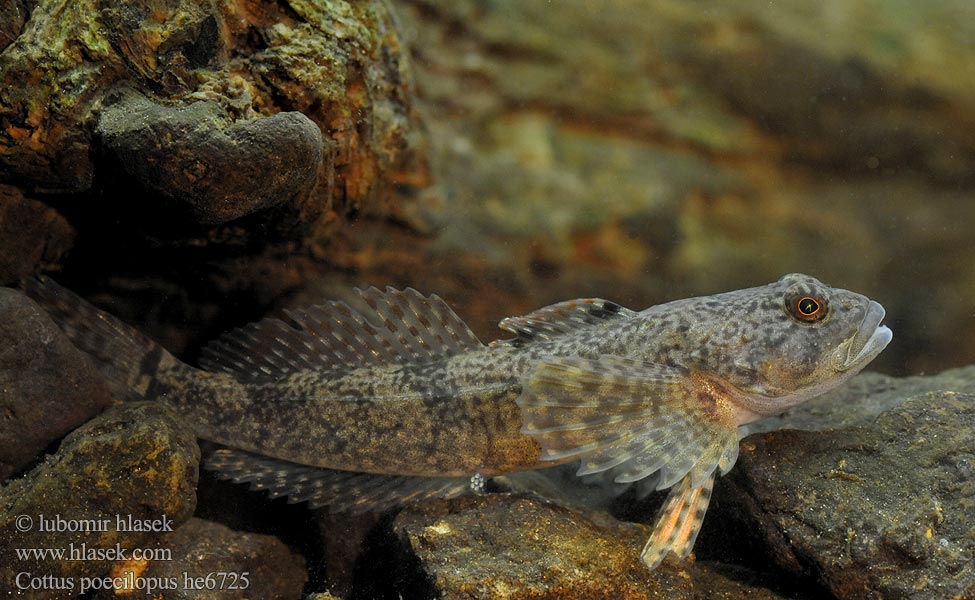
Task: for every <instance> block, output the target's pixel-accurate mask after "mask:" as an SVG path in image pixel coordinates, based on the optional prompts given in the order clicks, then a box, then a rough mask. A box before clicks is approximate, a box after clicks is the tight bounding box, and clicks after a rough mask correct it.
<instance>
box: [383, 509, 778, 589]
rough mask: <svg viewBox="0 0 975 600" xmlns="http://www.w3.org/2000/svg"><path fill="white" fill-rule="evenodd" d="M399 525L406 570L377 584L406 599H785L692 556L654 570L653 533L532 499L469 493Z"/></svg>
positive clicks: (405, 516) (411, 514) (407, 515)
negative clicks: (649, 547) (647, 557)
mask: <svg viewBox="0 0 975 600" xmlns="http://www.w3.org/2000/svg"><path fill="white" fill-rule="evenodd" d="M392 527H393V532H394V534H395V536H396V539H397V540H398V543H399V545H400V551H401V552H402V557H401V560H399V561H398V566H399V570H400V571H402V572H398V573H394V574H392V576H390V575H388V574H387V576H386V577H384V578H383V581H381V582H379V583H378V584H377V585H378V586H380V588H379V589H380V590H384V591H386V592H387V593H391V594H392V593H400V594H402V595H403V597H411V598H445V599H448V600H452V599H457V600H460V599H465V600H469V599H475V598H476V599H484V600H488V599H491V600H502V599H504V600H514V599H521V598H523V599H527V598H533V599H541V598H549V599H553V600H554V599H560V600H569V599H583V598H585V599H589V598H591V599H596V598H600V599H601V598H626V599H628V600H639V599H649V598H672V599H675V600H680V599H690V598H727V599H733V598H765V599H768V600H772V599H775V598H779V596H778V595H776V594H774V593H772V592H771V591H769V590H765V589H761V588H756V587H752V586H749V585H745V584H740V583H737V582H734V581H732V580H730V579H728V578H726V577H725V576H723V575H720V574H718V573H716V572H714V571H712V570H711V569H709V568H707V567H706V566H702V565H696V564H694V562H693V561H691V560H688V561H673V560H668V561H666V562H665V563H664V564H663V565H661V566H660V567H659V568H658V569H657V570H656V571H654V572H652V573H651V572H650V571H649V570H648V569H647V568H646V566H645V565H644V564H643V562H642V561H641V560H640V556H639V555H640V549H641V548H642V547H643V544H644V542H646V539H647V536H648V535H649V529H648V528H647V527H645V526H642V525H635V524H630V523H620V522H618V521H616V520H614V519H612V518H610V517H607V516H602V515H598V514H592V515H585V514H582V513H579V512H575V511H572V510H569V509H566V508H562V507H559V506H555V505H551V504H548V503H545V502H542V501H539V500H536V499H533V498H531V497H526V496H518V495H505V494H493V495H487V496H467V497H462V498H457V499H454V500H448V501H438V502H431V503H428V504H424V505H417V506H411V507H408V508H407V509H406V510H404V511H403V512H402V513H400V514H399V515H398V516H397V517H396V519H395V521H394V522H393V526H392ZM382 586H387V587H388V586H392V588H393V591H390V590H388V589H386V588H383V587H382ZM396 586H401V587H399V588H397V587H396ZM378 591H379V590H377V591H376V593H374V595H379V594H378Z"/></svg>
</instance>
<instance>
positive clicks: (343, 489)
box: [204, 448, 471, 513]
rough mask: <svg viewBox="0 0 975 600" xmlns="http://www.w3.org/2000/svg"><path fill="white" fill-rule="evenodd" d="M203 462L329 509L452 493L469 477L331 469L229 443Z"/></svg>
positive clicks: (356, 509) (385, 505)
mask: <svg viewBox="0 0 975 600" xmlns="http://www.w3.org/2000/svg"><path fill="white" fill-rule="evenodd" d="M204 466H205V467H206V468H207V469H209V470H212V471H215V472H216V473H217V475H218V477H220V478H221V479H229V480H231V481H233V482H235V483H249V484H250V487H251V489H254V490H262V491H266V492H267V493H268V494H269V495H270V496H271V497H272V498H279V497H287V498H288V501H289V502H292V503H299V502H308V504H309V506H310V507H311V508H321V507H328V510H329V512H332V513H346V512H347V513H361V512H378V511H383V510H386V509H389V508H392V507H394V506H398V505H402V504H405V503H407V502H412V501H416V500H423V499H427V498H452V497H454V496H458V495H460V494H462V493H464V492H465V491H467V490H468V489H470V481H471V480H470V479H469V478H464V477H409V476H400V475H374V474H371V473H356V472H352V471H337V470H333V469H323V468H320V467H312V466H308V465H302V464H298V463H293V462H289V461H285V460H279V459H276V458H270V457H267V456H261V455H258V454H252V453H250V452H244V451H242V450H234V449H229V448H226V449H220V450H217V451H215V452H214V453H213V454H212V455H210V457H209V458H208V459H207V460H206V462H205V464H204Z"/></svg>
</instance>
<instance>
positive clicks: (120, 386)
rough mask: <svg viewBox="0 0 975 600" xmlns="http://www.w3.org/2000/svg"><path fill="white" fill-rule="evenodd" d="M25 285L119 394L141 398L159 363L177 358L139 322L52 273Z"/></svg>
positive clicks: (174, 360)
mask: <svg viewBox="0 0 975 600" xmlns="http://www.w3.org/2000/svg"><path fill="white" fill-rule="evenodd" d="M21 287H22V288H23V290H24V293H26V294H27V295H28V296H29V297H30V298H31V299H33V300H34V301H35V302H37V303H38V304H40V305H41V306H43V307H44V310H46V311H47V313H48V314H49V315H50V316H51V318H52V319H54V322H55V323H57V324H58V326H59V327H60V328H61V329H62V330H63V331H64V332H65V333H66V334H67V335H68V337H69V338H71V342H72V343H73V344H74V345H75V346H76V347H77V348H78V349H80V350H82V351H84V352H86V353H87V354H88V355H89V356H91V358H92V360H94V361H95V364H96V366H97V367H98V370H99V371H101V373H102V374H103V375H105V378H106V379H107V380H108V382H109V386H110V388H111V391H112V395H113V396H115V397H116V398H120V399H129V400H136V399H141V398H142V397H143V392H144V391H145V389H146V386H147V385H148V383H149V380H150V379H151V378H152V377H153V375H154V374H155V373H156V371H157V370H158V368H159V365H160V364H161V363H162V362H164V361H169V362H171V363H175V362H176V359H175V358H173V356H172V355H171V354H169V352H167V351H166V350H164V349H163V348H162V346H160V345H158V344H156V343H155V342H154V341H152V340H150V339H149V338H148V337H146V336H144V335H142V334H141V333H139V332H138V331H136V329H135V328H134V327H130V326H129V325H126V324H125V323H123V322H122V321H120V320H119V319H117V318H115V317H113V316H112V315H110V314H108V313H105V312H102V311H100V310H98V309H97V308H95V307H94V306H92V305H91V304H89V303H88V302H86V301H85V300H83V299H82V298H81V297H79V296H78V295H77V294H75V293H74V292H72V291H70V290H68V289H65V288H63V287H61V286H60V285H58V284H57V283H55V282H54V280H52V279H50V278H49V277H45V276H44V275H38V276H36V277H33V278H31V279H26V280H24V281H23V282H22V283H21Z"/></svg>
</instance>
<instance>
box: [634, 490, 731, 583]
mask: <svg viewBox="0 0 975 600" xmlns="http://www.w3.org/2000/svg"><path fill="white" fill-rule="evenodd" d="M713 486H714V473H713V472H712V474H711V476H710V477H708V478H707V479H705V480H704V481H703V482H702V483H701V485H699V486H697V487H691V477H690V476H689V475H688V476H687V477H684V479H682V480H681V482H680V483H679V484H678V485H676V486H674V488H672V489H671V491H670V494H669V495H668V496H667V501H666V502H664V505H663V507H661V509H660V515H659V517H658V518H657V524H656V525H655V526H654V528H653V534H652V535H651V536H650V539H649V540H647V544H646V545H645V546H644V547H643V552H641V553H640V558H642V559H643V562H644V563H646V565H647V566H648V567H649V568H650V569H651V570H652V569H655V568H656V567H657V565H659V564H660V561H662V560H663V558H664V556H666V554H667V553H668V552H673V553H674V554H675V555H677V557H678V558H684V557H686V556H687V555H688V554H690V553H691V550H692V549H693V548H694V540H696V539H697V534H698V532H699V531H701V524H702V523H703V522H704V514H705V513H706V512H707V510H708V502H710V500H711V489H712V488H713Z"/></svg>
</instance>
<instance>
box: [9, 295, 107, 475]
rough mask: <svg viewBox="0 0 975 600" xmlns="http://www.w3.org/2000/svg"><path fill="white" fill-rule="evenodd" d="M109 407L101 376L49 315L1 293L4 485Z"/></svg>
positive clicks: (26, 300)
mask: <svg viewBox="0 0 975 600" xmlns="http://www.w3.org/2000/svg"><path fill="white" fill-rule="evenodd" d="M110 402H111V398H110V397H109V394H108V387H107V386H106V385H105V382H104V380H103V378H102V376H101V374H100V373H99V372H98V370H97V369H96V368H95V366H94V365H93V364H92V362H91V360H89V359H88V357H87V356H86V355H85V354H84V353H83V352H81V351H80V350H78V349H77V348H75V347H74V346H73V345H72V344H71V342H70V341H69V340H68V338H67V336H65V335H64V333H62V332H61V330H60V329H59V328H58V326H57V325H55V324H54V321H52V320H51V318H50V317H49V316H47V313H46V312H44V310H43V309H42V308H40V307H39V306H37V304H35V303H34V301H33V300H31V299H29V298H28V297H27V296H25V295H23V294H22V293H20V292H18V291H16V290H12V289H9V288H0V481H2V480H4V479H6V478H7V477H9V476H10V475H12V474H13V473H15V472H17V471H18V470H20V469H21V468H23V467H25V466H27V465H28V464H29V463H30V462H31V461H32V460H34V458H35V457H36V456H37V455H38V454H39V453H40V452H42V451H43V450H44V449H45V448H46V447H47V446H48V444H50V443H51V442H53V441H54V440H56V439H58V438H60V437H61V436H63V435H64V434H66V433H68V432H69V431H71V430H72V429H74V428H75V427H77V426H79V425H81V424H82V423H84V422H85V421H87V420H88V419H90V418H91V417H93V416H95V415H97V414H98V413H99V412H101V411H102V410H103V409H104V408H105V407H106V406H108V405H109V403H110Z"/></svg>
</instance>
